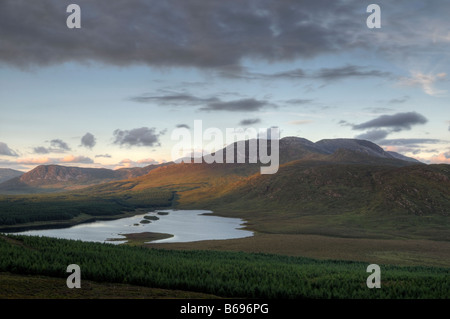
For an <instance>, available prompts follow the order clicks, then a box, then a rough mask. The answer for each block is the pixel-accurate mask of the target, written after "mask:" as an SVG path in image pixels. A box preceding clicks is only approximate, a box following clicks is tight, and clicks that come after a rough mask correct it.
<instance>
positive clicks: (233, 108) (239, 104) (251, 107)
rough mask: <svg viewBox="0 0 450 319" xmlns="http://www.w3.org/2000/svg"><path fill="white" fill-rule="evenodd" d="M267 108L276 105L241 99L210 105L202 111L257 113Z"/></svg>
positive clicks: (201, 109) (202, 108)
mask: <svg viewBox="0 0 450 319" xmlns="http://www.w3.org/2000/svg"><path fill="white" fill-rule="evenodd" d="M266 106H272V107H273V106H274V105H273V104H271V103H269V102H267V101H264V100H256V99H241V100H235V101H219V102H212V103H208V104H207V105H206V106H204V107H201V108H200V111H229V112H256V111H260V110H261V109H262V108H264V107H266Z"/></svg>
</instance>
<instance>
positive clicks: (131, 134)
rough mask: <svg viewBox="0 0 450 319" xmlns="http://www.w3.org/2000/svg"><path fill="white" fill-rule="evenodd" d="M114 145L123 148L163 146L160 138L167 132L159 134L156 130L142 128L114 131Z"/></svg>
mask: <svg viewBox="0 0 450 319" xmlns="http://www.w3.org/2000/svg"><path fill="white" fill-rule="evenodd" d="M113 134H114V137H115V140H114V144H118V145H121V146H161V143H160V142H159V138H160V136H161V135H163V134H165V131H161V132H157V131H156V128H154V127H152V128H148V127H141V128H135V129H132V130H124V131H122V130H120V129H117V130H115V131H114V133H113Z"/></svg>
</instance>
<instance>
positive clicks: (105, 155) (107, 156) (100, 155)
mask: <svg viewBox="0 0 450 319" xmlns="http://www.w3.org/2000/svg"><path fill="white" fill-rule="evenodd" d="M99 157H102V158H111V157H112V156H111V155H109V154H99V155H95V158H99Z"/></svg>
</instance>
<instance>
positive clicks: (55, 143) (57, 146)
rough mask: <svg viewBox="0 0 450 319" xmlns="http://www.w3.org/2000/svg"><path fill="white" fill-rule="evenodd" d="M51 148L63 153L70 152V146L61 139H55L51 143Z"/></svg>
mask: <svg viewBox="0 0 450 319" xmlns="http://www.w3.org/2000/svg"><path fill="white" fill-rule="evenodd" d="M50 146H52V147H54V148H55V149H57V150H61V151H70V147H69V145H67V143H66V142H64V141H62V140H60V139H54V140H51V141H50Z"/></svg>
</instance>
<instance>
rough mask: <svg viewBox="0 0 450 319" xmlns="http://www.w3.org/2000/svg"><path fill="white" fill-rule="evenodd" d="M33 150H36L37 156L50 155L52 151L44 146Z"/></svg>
mask: <svg viewBox="0 0 450 319" xmlns="http://www.w3.org/2000/svg"><path fill="white" fill-rule="evenodd" d="M33 150H34V153H36V154H48V153H50V149H49V148H47V147H43V146H38V147H35V148H34V149H33Z"/></svg>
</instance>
